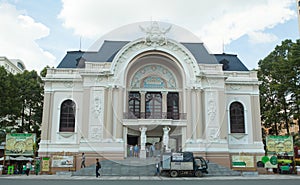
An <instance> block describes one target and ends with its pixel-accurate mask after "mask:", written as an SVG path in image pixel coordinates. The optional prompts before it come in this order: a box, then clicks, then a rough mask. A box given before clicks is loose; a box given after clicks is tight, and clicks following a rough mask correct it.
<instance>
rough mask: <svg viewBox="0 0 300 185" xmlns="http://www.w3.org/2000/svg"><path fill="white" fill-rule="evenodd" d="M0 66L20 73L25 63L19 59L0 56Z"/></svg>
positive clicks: (11, 71)
mask: <svg viewBox="0 0 300 185" xmlns="http://www.w3.org/2000/svg"><path fill="white" fill-rule="evenodd" d="M0 66H3V67H4V68H5V69H6V71H7V72H10V73H12V74H17V73H22V72H23V71H24V70H25V65H24V63H23V62H22V61H21V60H20V59H8V58H6V57H1V56H0Z"/></svg>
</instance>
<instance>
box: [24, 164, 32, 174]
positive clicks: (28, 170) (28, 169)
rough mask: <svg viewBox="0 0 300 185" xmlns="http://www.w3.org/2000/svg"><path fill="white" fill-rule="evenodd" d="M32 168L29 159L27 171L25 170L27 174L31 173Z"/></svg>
mask: <svg viewBox="0 0 300 185" xmlns="http://www.w3.org/2000/svg"><path fill="white" fill-rule="evenodd" d="M30 169H31V162H30V161H28V162H27V163H26V171H25V173H26V175H27V176H28V175H29V172H30Z"/></svg>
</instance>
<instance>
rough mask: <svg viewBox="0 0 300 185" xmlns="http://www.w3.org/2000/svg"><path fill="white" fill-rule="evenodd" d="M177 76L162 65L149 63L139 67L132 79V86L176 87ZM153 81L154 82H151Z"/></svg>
mask: <svg viewBox="0 0 300 185" xmlns="http://www.w3.org/2000/svg"><path fill="white" fill-rule="evenodd" d="M176 81H177V79H176V77H175V75H174V74H173V73H172V72H171V71H170V70H169V69H167V68H165V67H163V66H160V65H147V66H144V67H142V68H141V69H139V70H138V71H137V72H136V73H135V74H134V76H133V78H132V80H131V84H130V86H131V88H133V89H135V88H173V89H174V88H176V86H177V85H176ZM151 82H152V83H151Z"/></svg>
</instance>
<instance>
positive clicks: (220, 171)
mask: <svg viewBox="0 0 300 185" xmlns="http://www.w3.org/2000/svg"><path fill="white" fill-rule="evenodd" d="M157 162H159V159H158V158H147V159H139V158H127V159H124V160H119V161H110V160H105V161H101V166H102V168H101V171H100V173H101V175H105V176H153V175H155V172H156V167H155V164H156V163H157ZM95 170H96V166H95V164H93V165H91V166H88V167H86V168H82V169H80V170H78V171H76V172H74V173H73V176H95V174H96V172H95ZM240 175H241V172H238V171H233V170H231V169H229V168H226V167H224V166H221V165H218V164H216V163H211V162H210V163H208V174H206V176H240Z"/></svg>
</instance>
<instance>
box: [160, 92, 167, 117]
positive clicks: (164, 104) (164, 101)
mask: <svg viewBox="0 0 300 185" xmlns="http://www.w3.org/2000/svg"><path fill="white" fill-rule="evenodd" d="M161 94H162V119H167V111H168V110H167V101H168V100H167V95H168V92H167V91H162V92H161Z"/></svg>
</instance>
